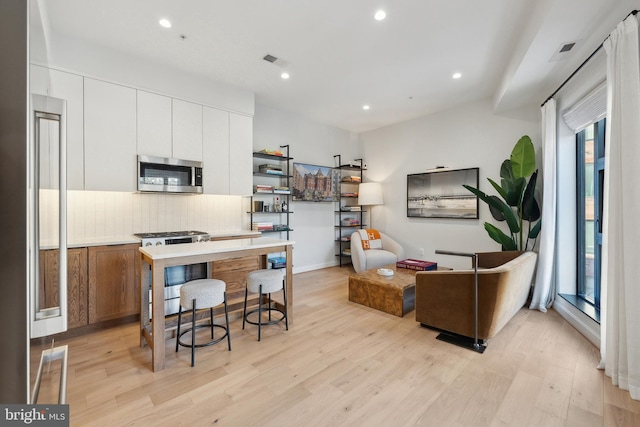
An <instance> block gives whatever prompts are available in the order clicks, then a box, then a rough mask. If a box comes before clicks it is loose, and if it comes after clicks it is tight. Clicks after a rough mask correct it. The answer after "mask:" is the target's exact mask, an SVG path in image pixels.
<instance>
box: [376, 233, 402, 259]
mask: <svg viewBox="0 0 640 427" xmlns="http://www.w3.org/2000/svg"><path fill="white" fill-rule="evenodd" d="M380 238H381V239H382V249H384V250H385V251H389V252H393V253H394V254H396V257H398V261H400V260H403V259H404V248H403V247H402V246H400V243H398V242H396V241H395V240H393V239H392V238H391V237H389V236H387V235H386V234H384V233H380Z"/></svg>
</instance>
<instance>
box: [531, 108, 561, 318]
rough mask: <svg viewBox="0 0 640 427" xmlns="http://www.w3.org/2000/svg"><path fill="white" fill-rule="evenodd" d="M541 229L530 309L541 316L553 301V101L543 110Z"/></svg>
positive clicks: (554, 145) (554, 160)
mask: <svg viewBox="0 0 640 427" xmlns="http://www.w3.org/2000/svg"><path fill="white" fill-rule="evenodd" d="M541 176H542V180H543V181H542V182H543V184H542V216H541V217H542V229H541V231H540V251H539V254H538V270H537V273H536V284H535V286H534V288H533V299H532V300H531V305H529V308H532V309H537V310H540V311H543V312H546V311H547V307H550V306H551V304H553V299H554V297H555V294H556V292H555V277H554V271H555V259H556V101H555V99H553V98H552V99H550V100H548V101H547V102H546V103H545V104H544V105H543V106H542V173H541Z"/></svg>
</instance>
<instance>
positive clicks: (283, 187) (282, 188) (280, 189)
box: [273, 185, 291, 194]
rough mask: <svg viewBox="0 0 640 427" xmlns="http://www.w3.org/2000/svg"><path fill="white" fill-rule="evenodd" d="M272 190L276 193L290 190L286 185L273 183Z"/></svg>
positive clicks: (285, 192) (284, 192)
mask: <svg viewBox="0 0 640 427" xmlns="http://www.w3.org/2000/svg"><path fill="white" fill-rule="evenodd" d="M273 192H274V193H276V194H291V190H289V187H287V186H286V185H274V186H273Z"/></svg>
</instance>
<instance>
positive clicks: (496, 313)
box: [416, 251, 537, 340]
mask: <svg viewBox="0 0 640 427" xmlns="http://www.w3.org/2000/svg"><path fill="white" fill-rule="evenodd" d="M536 261H537V254H536V253H535V252H517V251H510V252H485V253H479V254H478V267H479V268H481V270H478V305H479V312H478V338H480V339H483V340H486V339H489V338H492V337H493V336H494V335H495V334H497V333H498V332H499V331H500V330H501V329H502V328H503V327H504V326H505V325H506V324H507V322H508V321H509V320H510V319H511V318H512V317H513V316H514V315H515V314H516V313H517V312H518V311H519V310H520V309H521V308H522V306H523V305H524V304H525V302H526V300H527V297H528V296H529V291H530V290H531V282H532V280H533V276H534V274H535V267H536ZM473 283H474V273H473V270H451V271H425V272H418V273H417V274H416V321H418V322H420V323H421V324H422V325H424V326H428V327H432V328H435V329H438V330H441V331H447V332H453V333H454V334H458V335H462V336H465V337H473V336H474V324H475V319H474V308H473V302H474V286H473Z"/></svg>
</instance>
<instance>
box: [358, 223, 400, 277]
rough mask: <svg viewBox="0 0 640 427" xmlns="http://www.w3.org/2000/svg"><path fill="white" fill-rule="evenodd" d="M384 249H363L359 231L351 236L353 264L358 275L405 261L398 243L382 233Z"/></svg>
mask: <svg viewBox="0 0 640 427" xmlns="http://www.w3.org/2000/svg"><path fill="white" fill-rule="evenodd" d="M380 239H381V240H382V249H367V250H364V249H363V248H362V239H361V238H360V233H358V232H357V231H356V232H354V233H353V234H351V263H352V264H353V268H354V269H355V270H356V273H360V272H362V271H366V270H371V269H372V268H378V267H382V266H383V265H389V264H395V263H396V261H398V260H402V259H404V249H403V248H402V246H400V244H399V243H398V242H396V241H395V240H393V239H392V238H391V237H389V236H387V235H386V234H384V233H380Z"/></svg>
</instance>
